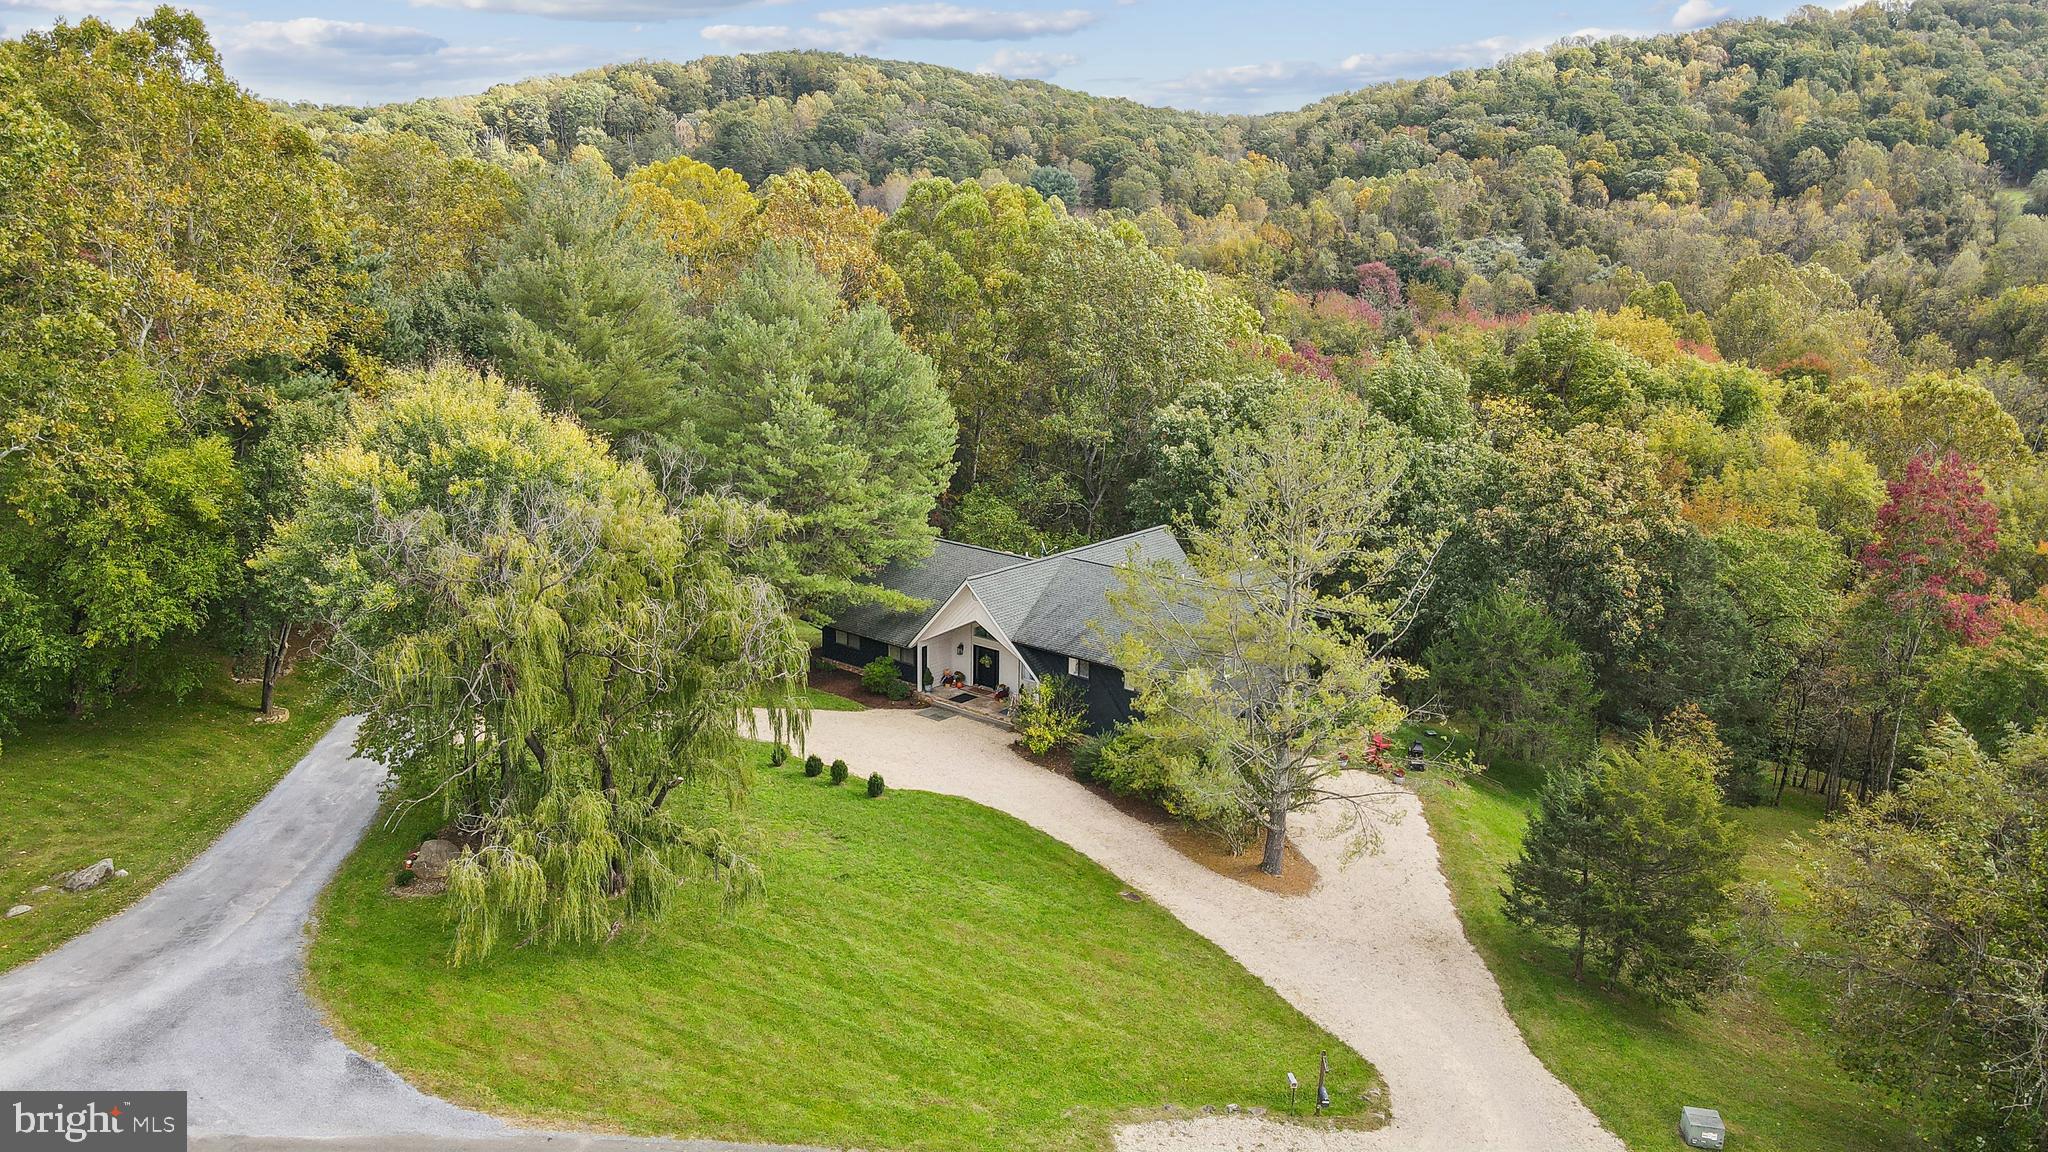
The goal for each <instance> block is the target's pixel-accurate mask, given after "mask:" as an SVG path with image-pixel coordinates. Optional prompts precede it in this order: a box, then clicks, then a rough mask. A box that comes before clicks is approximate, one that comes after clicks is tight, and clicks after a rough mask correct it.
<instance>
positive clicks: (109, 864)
mask: <svg viewBox="0 0 2048 1152" xmlns="http://www.w3.org/2000/svg"><path fill="white" fill-rule="evenodd" d="M113 874H114V862H113V861H112V860H102V861H100V862H99V863H97V864H94V865H92V866H91V867H89V868H80V869H79V870H78V871H76V872H73V873H72V874H71V875H70V876H68V877H66V878H65V880H64V890H65V891H66V892H84V891H86V890H88V889H92V888H97V887H99V886H100V885H101V883H103V882H104V881H105V880H106V878H107V877H109V876H112V875H113Z"/></svg>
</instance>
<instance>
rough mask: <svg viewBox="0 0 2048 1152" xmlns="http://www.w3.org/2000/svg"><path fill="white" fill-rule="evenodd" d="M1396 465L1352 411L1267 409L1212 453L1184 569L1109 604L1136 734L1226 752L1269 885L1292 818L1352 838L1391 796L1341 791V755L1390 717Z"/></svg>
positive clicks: (1280, 405) (1308, 394)
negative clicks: (1387, 583) (1210, 742)
mask: <svg viewBox="0 0 2048 1152" xmlns="http://www.w3.org/2000/svg"><path fill="white" fill-rule="evenodd" d="M1400 470H1401V459H1400V456H1399V454H1398V453H1397V452H1396V450H1395V449H1394V447H1393V445H1392V443H1391V442H1390V440H1389V439H1388V438H1387V436H1386V435H1385V434H1384V433H1383V432H1380V431H1377V430H1375V428H1374V426H1373V425H1372V424H1371V423H1370V422H1369V421H1368V420H1367V418H1366V414H1365V412H1364V410H1363V409H1362V408H1361V407H1360V406H1358V405H1357V403H1356V402H1355V401H1352V400H1350V399H1349V398H1348V397H1346V396H1344V395H1343V394H1341V393H1338V392H1336V391H1334V390H1329V389H1323V390H1309V389H1303V390H1301V391H1298V392H1294V393H1290V394H1284V395H1282V396H1277V397H1275V398H1274V401H1273V406H1272V410H1271V413H1270V415H1269V418H1268V419H1267V421H1266V422H1265V423H1264V424H1263V425H1262V426H1260V427H1259V428H1257V429H1255V430H1252V431H1249V432H1246V433H1244V434H1242V435H1239V436H1237V437H1234V438H1232V439H1231V440H1230V441H1229V442H1227V443H1226V444H1225V446H1224V447H1223V448H1222V450H1221V451H1220V453H1219V472H1220V474H1221V476H1222V478H1223V490H1224V493H1225V494H1224V496H1223V498H1222V499H1221V501H1220V502H1219V503H1218V505H1217V509H1216V515H1215V521H1214V523H1213V524H1212V525H1210V526H1208V527H1205V528H1200V529H1197V530H1196V531H1195V533H1194V536H1193V538H1192V540H1191V542H1190V547H1189V561H1190V563H1191V565H1192V567H1193V571H1192V573H1186V572H1182V571H1180V570H1179V569H1177V568H1175V567H1174V566H1172V565H1169V564H1163V563H1162V564H1140V565H1134V566H1132V567H1130V568H1128V569H1126V570H1125V572H1124V573H1123V576H1122V584H1121V586H1120V588H1119V589H1118V590H1117V591H1115V592H1113V593H1112V594H1111V603H1112V604H1113V605H1114V607H1115V609H1116V611H1117V614H1118V616H1119V618H1120V620H1121V621H1122V625H1123V628H1124V630H1125V631H1124V635H1123V637H1122V638H1121V639H1120V640H1119V641H1118V642H1117V644H1116V648H1115V653H1116V657H1117V664H1118V665H1119V666H1121V667H1122V668H1123V669H1124V674H1125V677H1126V679H1127V681H1128V682H1129V683H1130V684H1131V685H1132V686H1133V687H1134V688H1135V689H1136V691H1137V696H1138V700H1137V706H1138V711H1139V713H1140V715H1141V717H1142V719H1141V720H1140V721H1138V724H1139V725H1140V726H1141V727H1142V725H1143V724H1145V723H1146V722H1147V721H1149V720H1150V719H1152V718H1157V720H1158V721H1159V722H1160V723H1161V724H1162V725H1164V726H1165V727H1166V728H1168V729H1169V730H1172V731H1175V732H1186V731H1190V730H1193V731H1201V732H1205V733H1207V734H1209V735H1210V736H1211V737H1212V738H1213V739H1214V741H1215V743H1216V744H1217V745H1218V746H1219V747H1221V748H1222V749H1223V750H1224V754H1223V759H1224V760H1225V762H1226V767H1227V769H1228V778H1229V779H1230V780H1232V781H1233V782H1234V785H1233V787H1231V788H1230V789H1228V790H1227V791H1228V795H1229V797H1230V800H1231V805H1232V809H1233V810H1232V811H1231V812H1230V813H1229V817H1228V821H1226V822H1230V821H1234V822H1236V823H1254V822H1255V823H1257V824H1258V825H1259V826H1260V827H1262V828H1263V830H1264V833H1265V848H1264V857H1263V859H1262V860H1261V862H1260V865H1259V867H1260V869H1261V870H1262V871H1264V872H1266V873H1267V874H1269V875H1274V876H1277V875H1280V873H1281V870H1282V868H1283V867H1284V865H1285V861H1286V856H1285V850H1286V842H1287V822H1288V818H1289V816H1291V815H1292V814H1293V813H1295V812H1298V811H1301V810H1303V809H1306V808H1310V807H1314V806H1315V805H1318V804H1321V803H1324V802H1326V801H1336V802H1340V803H1344V804H1347V805H1349V809H1348V812H1347V815H1348V816H1349V818H1350V819H1351V820H1352V821H1353V827H1354V828H1355V830H1356V831H1357V832H1358V834H1359V836H1360V837H1361V838H1362V842H1370V840H1371V837H1372V834H1373V831H1374V827H1373V823H1372V812H1371V808H1372V801H1373V800H1374V799H1376V798H1377V797H1378V796H1379V795H1381V794H1383V793H1381V792H1379V791H1378V790H1375V789H1371V788H1368V789H1367V790H1366V791H1365V792H1363V793H1360V792H1357V791H1354V790H1351V789H1347V788H1343V787H1340V786H1338V783H1337V781H1336V779H1335V777H1336V775H1337V772H1338V765H1337V760H1336V752H1337V749H1338V748H1339V747H1341V746H1343V745H1344V744H1345V743H1346V742H1348V741H1351V740H1353V739H1355V738H1357V737H1359V736H1361V735H1362V734H1363V733H1365V732H1368V731H1382V730H1385V729H1387V728H1390V727H1392V726H1393V723H1394V722H1395V721H1396V720H1397V719H1398V718H1399V714H1400V713H1399V708H1398V707H1397V706H1396V705H1395V704H1394V703H1393V702H1392V701H1390V700H1389V699H1388V698H1387V688H1388V685H1389V682H1390V681H1391V679H1392V677H1393V676H1394V675H1395V673H1396V665H1395V663H1394V662H1393V661H1392V660H1390V659H1389V658H1388V657H1387V656H1386V655H1385V653H1384V652H1383V650H1382V646H1383V645H1384V643H1385V640H1386V638H1387V637H1388V636H1389V635H1390V634H1391V633H1392V632H1393V631H1394V630H1395V628H1396V618H1397V615H1398V614H1399V612H1400V611H1401V605H1400V604H1399V602H1398V598H1389V597H1388V596H1387V594H1386V590H1385V589H1381V588H1378V587H1377V586H1376V585H1375V582H1374V581H1375V577H1376V576H1378V575H1381V574H1384V573H1385V572H1386V571H1388V570H1389V568H1390V567H1391V566H1392V564H1393V562H1394V557H1393V555H1392V550H1391V549H1388V548H1385V547H1383V546H1379V545H1377V544H1375V543H1374V541H1375V540H1377V539H1379V537H1380V531H1381V528H1382V523H1381V522H1382V520H1383V519H1384V517H1385V515H1386V510H1387V505H1388V502H1389V500H1390V499H1391V498H1392V494H1393V491H1394V487H1395V485H1396V483H1397V482H1398V480H1399V477H1400ZM1339 574H1344V575H1345V576H1346V577H1347V579H1346V580H1344V581H1342V582H1340V581H1339V579H1338V577H1339Z"/></svg>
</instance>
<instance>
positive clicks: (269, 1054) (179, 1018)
mask: <svg viewBox="0 0 2048 1152" xmlns="http://www.w3.org/2000/svg"><path fill="white" fill-rule="evenodd" d="M355 732H356V721H355V720H354V719H348V720H343V721H342V722H341V723H339V724H337V725H336V726H335V727H334V728H333V729H331V730H330V731H329V732H328V733H327V734H326V735H325V736H323V737H321V739H320V742H319V743H318V744H316V745H314V747H313V750H312V751H311V752H308V753H307V754H306V757H305V758H304V759H303V760H301V761H299V763H298V764H297V766H295V767H294V768H293V769H292V770H291V771H290V772H289V773H287V774H286V775H285V777H284V779H283V780H282V781H280V782H279V783H278V785H277V787H276V788H275V789H273V790H272V791H271V793H270V794H269V795H268V796H265V797H264V798H263V800H262V801H261V802H259V803H258V804H257V805H256V807H254V808H253V809H251V810H250V811H249V814H248V815H246V816H244V817H243V818H242V820H241V821H240V822H239V823H237V824H236V825H235V826H234V827H233V828H231V829H229V830H228V832H227V834H226V835H224V836H222V837H221V838H220V840H219V841H217V842H216V843H215V844H214V845H213V846H212V847H211V848H209V849H207V850H206V852H205V853H204V854H203V855H201V856H200V857H199V858H198V859H197V860H194V861H193V862H192V864H191V865H190V866H189V867H187V868H186V869H185V870H184V871H182V872H180V873H178V874H177V875H176V876H174V877H172V878H171V879H170V880H168V881H166V882H165V883H164V884H163V885H162V886H161V887H159V888H158V889H157V890H156V891H154V892H152V893H150V894H149V895H148V896H146V897H144V898H143V899H142V900H141V901H139V902H137V903H136V904H135V905H134V906H133V907H131V908H129V909H128V910H127V911H126V912H123V913H121V914H120V915H118V916H115V917H112V918H111V919H108V920H106V921H104V922H102V923H101V924H99V925H98V926H97V927H95V928H93V929H92V931H90V932H88V933H86V934H85V935H83V936H81V937H79V938H78V939H76V940H73V941H72V942H71V943H69V944H67V945H65V946H64V947H63V948H60V949H58V950H57V951H55V952H53V953H51V954H50V955H48V956H45V957H43V958H42V959H41V960H38V961H36V962H35V963H32V964H27V965H24V966H22V967H20V968H16V969H14V970H13V971H11V972H8V973H7V974H5V975H4V976H0V1089H16V1090H30V1089H64V1090H103V1091H147V1090H157V1089H163V1090H172V1091H176V1090H183V1091H185V1092H186V1093H187V1094H188V1097H187V1099H188V1108H189V1112H188V1123H189V1125H190V1131H191V1133H192V1135H193V1136H194V1137H195V1140H194V1144H195V1146H198V1147H212V1148H216V1149H235V1150H239V1152H281V1150H284V1149H293V1148H302V1147H314V1146H317V1147H321V1148H324V1149H329V1150H330V1152H344V1150H354V1149H365V1150H367V1149H378V1150H393V1152H398V1150H405V1149H473V1148H475V1149H489V1150H491V1152H524V1150H525V1149H542V1148H545V1149H561V1150H564V1152H567V1150H570V1149H592V1150H595V1149H601V1148H613V1147H617V1148H621V1149H624V1148H633V1149H638V1150H641V1152H646V1150H650V1149H677V1150H682V1149H692V1150H707V1152H708V1150H711V1149H721V1148H732V1147H735V1146H733V1145H723V1144H714V1143H699V1142H686V1143H670V1142H661V1141H637V1140H621V1139H611V1138H604V1137H589V1136H576V1135H568V1134H561V1133H545V1132H534V1131H527V1130H521V1129H517V1128H513V1127H511V1126H509V1125H507V1124H506V1123H505V1122H504V1121H502V1120H499V1119H497V1118H495V1117H491V1116H485V1115H483V1114H481V1113H477V1112H471V1111H468V1110H466V1109H462V1108H457V1107H456V1106H454V1105H452V1104H449V1103H447V1102H446V1101H443V1100H439V1099H436V1098H434V1097H431V1096H427V1095H425V1094H423V1093H421V1092H419V1091H418V1090H416V1089H414V1088H413V1087H412V1086H411V1085H409V1084H407V1083H406V1082H405V1081H403V1080H401V1079H399V1078H398V1077H397V1076H396V1075H394V1074H393V1073H392V1072H391V1071H390V1070H389V1069H386V1068H385V1067H384V1066H383V1065H381V1064H378V1063H376V1062H375V1061H373V1060H369V1059H366V1058H364V1057H363V1056H360V1055H358V1054H356V1053H355V1052H352V1051H350V1050H349V1049H348V1048H347V1047H345V1046H344V1045H343V1044H342V1043H341V1042H340V1041H339V1040H337V1039H335V1037H334V1034H333V1033H332V1032H330V1031H328V1029H327V1027H326V1025H324V1024H323V1023H322V1022H321V1020H320V1016H319V1013H318V1012H317V1011H315V1009H314V1007H313V1005H312V1003H311V1002H310V1001H309V1000H308V999H307V998H306V994H305V991H304V987H303V984H302V977H303V974H304V951H305V936H304V927H305V924H306V920H307V917H308V916H309V915H310V914H311V912H312V910H313V902H314V900H315V899H316V898H317V897H318V896H319V894H320V890H321V889H322V888H323V887H325V886H326V884H327V881H328V878H329V877H331V876H332V875H333V874H334V870H335V869H336V868H337V867H339V866H340V864H341V861H342V859H343V858H344V857H346V856H347V855H348V853H349V851H350V850H351V849H352V848H354V847H355V844H356V841H357V840H358V839H359V838H360V837H361V836H362V834H363V830H364V829H365V828H366V827H368V826H369V822H370V820H371V819H372V818H373V817H374V816H375V815H376V812H377V804H378V788H379V785H380V784H381V783H382V781H383V780H384V778H385V772H384V769H383V768H382V767H381V766H380V765H378V764H376V763H374V762H372V761H369V760H364V759H360V758H358V757H356V756H354V755H353V754H352V752H353V748H354V743H355ZM421 962H422V963H428V964H432V963H439V958H438V957H423V958H422V960H421ZM312 1141H318V1142H321V1143H319V1144H317V1145H315V1144H311V1143H309V1142H312ZM329 1141H335V1142H336V1143H327V1142H329Z"/></svg>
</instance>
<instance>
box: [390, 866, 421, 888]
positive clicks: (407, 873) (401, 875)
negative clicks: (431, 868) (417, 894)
mask: <svg viewBox="0 0 2048 1152" xmlns="http://www.w3.org/2000/svg"><path fill="white" fill-rule="evenodd" d="M419 878H420V875H419V873H417V872H415V871H413V870H412V869H410V868H400V869H399V870H398V879H397V881H395V883H397V885H398V886H399V887H400V888H410V887H412V885H413V881H415V880H418V879H419Z"/></svg>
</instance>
